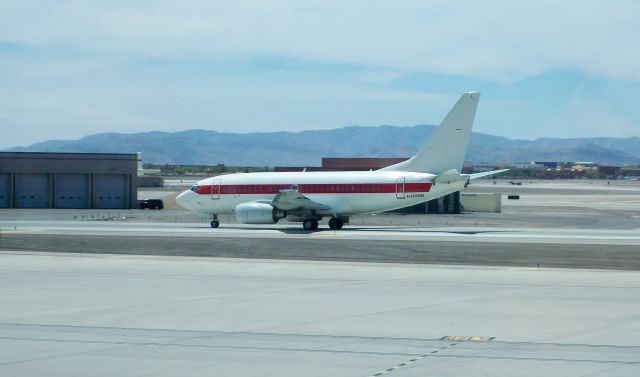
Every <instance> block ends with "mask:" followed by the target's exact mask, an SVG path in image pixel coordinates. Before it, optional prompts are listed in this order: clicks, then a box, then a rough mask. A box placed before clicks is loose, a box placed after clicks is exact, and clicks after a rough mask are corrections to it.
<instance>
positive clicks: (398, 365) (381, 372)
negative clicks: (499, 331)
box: [369, 336, 493, 377]
mask: <svg viewBox="0 0 640 377" xmlns="http://www.w3.org/2000/svg"><path fill="white" fill-rule="evenodd" d="M444 338H447V337H446V336H445V337H443V338H442V340H445V339H444ZM491 339H493V338H491ZM456 344H458V343H456V342H455V341H454V342H453V343H450V344H449V345H448V346H443V347H440V348H438V349H437V350H433V351H431V352H429V353H425V354H422V355H418V356H416V357H414V358H413V359H410V360H407V361H404V362H402V363H400V364H396V365H395V366H393V367H391V368H387V369H385V370H382V371H380V372H378V373H374V374H371V375H369V377H380V376H382V375H385V374H387V373H389V372H393V371H394V370H398V369H400V368H404V367H407V366H409V365H411V364H413V363H415V362H417V361H418V360H422V359H424V358H425V357H428V356H432V355H435V354H437V353H438V352H441V351H444V350H447V349H449V348H451V347H453V346H455V345H456Z"/></svg>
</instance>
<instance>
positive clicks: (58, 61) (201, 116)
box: [0, 0, 640, 148]
mask: <svg viewBox="0 0 640 377" xmlns="http://www.w3.org/2000/svg"><path fill="white" fill-rule="evenodd" d="M468 90H479V91H481V92H482V99H481V101H480V108H479V110H478V116H477V118H476V124H475V127H474V130H475V131H477V132H484V133H489V134H494V135H501V136H507V137H511V138H526V139H532V138H538V137H545V136H554V137H576V136H614V137H627V136H640V100H639V98H640V97H639V95H638V93H640V1H635V0H632V1H615V0H611V1H559V0H553V1H506V0H505V1H452V0H447V1H372V0H368V1H345V0H341V1H219V2H218V1H209V0H207V1H186V0H180V1H161V0H148V1H147V0H137V1H131V0H127V1H67V0H56V1H29V0H17V1H12V0H0V129H1V130H2V133H1V134H0V135H1V136H0V148H8V147H12V146H18V145H28V144H32V143H35V142H39V141H43V140H47V139H52V138H58V139H68V138H71V139H75V138H80V137H82V136H85V135H88V134H92V133H97V132H110V131H113V132H138V131H149V130H162V131H178V130H185V129H193V128H202V129H210V130H217V131H229V132H251V131H280V130H287V131H301V130H308V129H322V128H337V127H342V126H346V125H381V124H393V125H400V126H409V125H415V124H421V123H422V124H424V123H428V124H437V123H439V121H440V120H441V119H442V118H443V117H444V115H446V113H447V111H448V110H449V109H450V107H451V106H452V105H453V104H454V103H455V101H456V99H457V98H458V97H459V95H460V94H461V93H462V92H465V91H468Z"/></svg>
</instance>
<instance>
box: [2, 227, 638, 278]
mask: <svg viewBox="0 0 640 377" xmlns="http://www.w3.org/2000/svg"><path fill="white" fill-rule="evenodd" d="M9 224H14V226H13V228H11V227H10V226H9ZM16 224H17V225H16ZM0 228H1V229H4V230H3V231H2V233H1V234H0V250H25V251H58V252H76V253H85V252H89V253H112V254H138V255H163V256H172V255H186V256H210V257H235V258H261V259H282V260H290V259H297V260H334V261H364V262H386V263H438V264H443V263H444V264H466V265H494V266H523V267H565V268H592V269H622V270H640V232H638V231H636V230H591V229H589V230H581V229H539V228H502V229H494V228H483V227H418V226H414V227H393V226H391V227H390V226H386V227H382V226H369V227H362V226H347V227H345V228H344V229H342V230H340V231H332V230H323V231H319V232H308V231H303V230H301V229H300V228H299V227H298V225H297V224H277V225H265V226H257V225H253V226H250V225H238V224H223V225H222V226H221V227H220V228H218V229H211V228H209V227H208V226H207V225H206V224H170V223H148V222H117V221H115V222H114V221H107V222H99V223H96V222H86V221H85V222H83V221H66V222H65V221H10V222H9V221H0Z"/></svg>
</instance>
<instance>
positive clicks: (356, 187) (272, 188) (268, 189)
mask: <svg viewBox="0 0 640 377" xmlns="http://www.w3.org/2000/svg"><path fill="white" fill-rule="evenodd" d="M431 185H432V184H431V183H405V184H404V190H403V188H402V186H403V185H402V184H395V183H351V184H348V183H340V184H327V183H322V184H312V183H311V184H301V185H291V184H289V185H282V184H280V185H221V186H218V185H214V186H211V185H203V186H200V187H199V188H198V189H197V190H195V191H194V192H196V193H198V194H202V195H211V194H222V195H228V194H232V195H233V194H235V195H252V194H277V193H278V192H280V191H281V190H290V189H292V188H297V190H298V191H299V192H300V193H301V194H393V193H396V192H402V191H404V192H407V193H408V192H429V190H431Z"/></svg>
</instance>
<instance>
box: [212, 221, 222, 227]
mask: <svg viewBox="0 0 640 377" xmlns="http://www.w3.org/2000/svg"><path fill="white" fill-rule="evenodd" d="M219 226H220V221H218V220H213V221H211V227H212V228H217V227H219Z"/></svg>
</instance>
